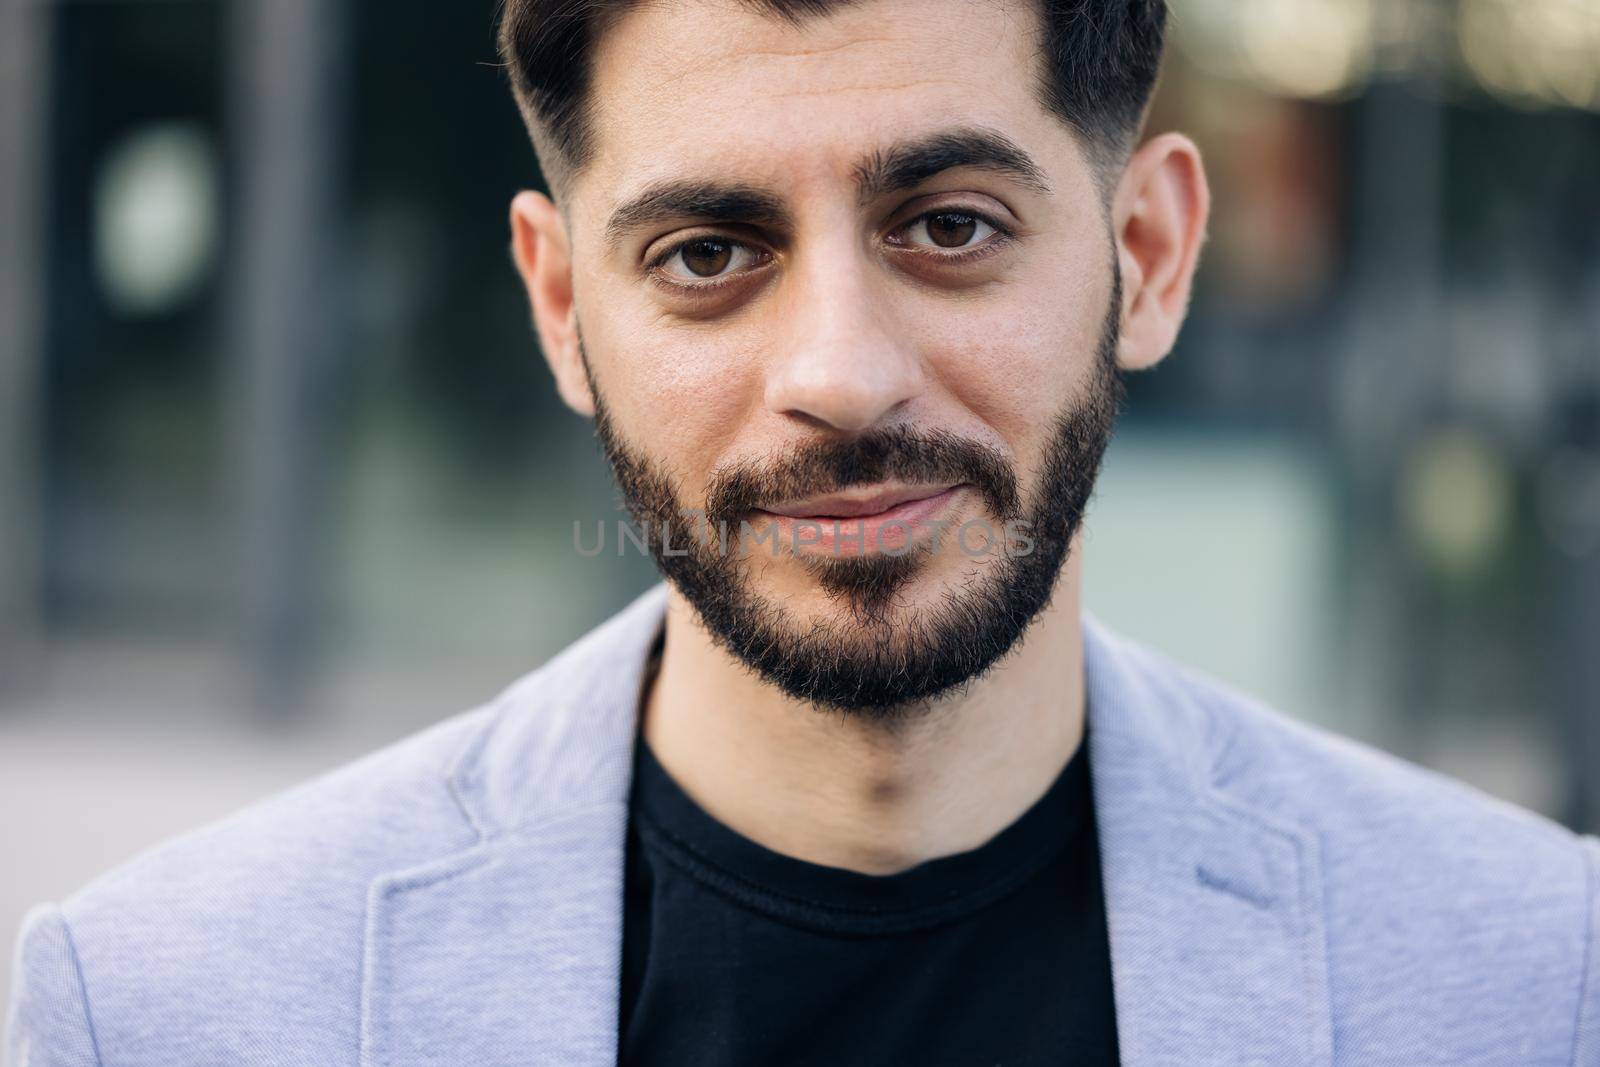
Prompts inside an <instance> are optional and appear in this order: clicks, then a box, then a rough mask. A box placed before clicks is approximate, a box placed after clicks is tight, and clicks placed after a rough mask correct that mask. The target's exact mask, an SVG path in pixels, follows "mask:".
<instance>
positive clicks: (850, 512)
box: [762, 485, 956, 522]
mask: <svg viewBox="0 0 1600 1067" xmlns="http://www.w3.org/2000/svg"><path fill="white" fill-rule="evenodd" d="M955 488H956V487H955V486H953V485H932V486H928V485H924V486H902V487H896V488H876V489H869V490H864V491H860V492H844V493H832V494H829V495H827V496H818V497H807V498H805V499H803V500H797V501H791V502H788V503H785V504H781V505H775V506H772V507H768V508H764V509H762V510H764V511H766V512H768V513H769V514H772V515H777V516H779V517H781V518H788V519H801V520H809V521H812V522H832V521H837V520H840V519H870V518H877V517H879V516H885V517H887V516H888V513H889V512H891V511H897V510H900V509H902V508H907V507H908V506H910V505H915V504H919V503H923V502H926V501H931V500H934V499H935V498H937V497H942V496H945V495H946V494H948V493H950V492H952V491H953V490H954V489H955Z"/></svg>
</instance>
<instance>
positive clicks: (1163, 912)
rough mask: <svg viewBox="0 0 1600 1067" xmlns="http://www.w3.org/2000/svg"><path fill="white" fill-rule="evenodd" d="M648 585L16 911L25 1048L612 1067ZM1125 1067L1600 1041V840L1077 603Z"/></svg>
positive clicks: (1437, 1060) (70, 1054)
mask: <svg viewBox="0 0 1600 1067" xmlns="http://www.w3.org/2000/svg"><path fill="white" fill-rule="evenodd" d="M664 608H665V590H664V588H663V587H660V586H658V587H657V588H655V589H654V590H652V591H651V592H650V593H648V594H646V595H645V596H644V597H641V598H640V599H639V600H638V601H637V602H636V603H635V604H633V605H632V606H631V607H630V608H628V609H627V610H626V611H624V612H623V613H622V614H620V615H619V616H617V617H616V618H615V619H613V620H611V621H610V622H609V623H607V624H605V625H604V626H602V627H601V628H599V629H598V630H596V631H595V632H593V633H591V634H590V635H588V636H587V637H585V638H584V639H582V640H581V641H579V642H578V643H576V644H575V645H574V646H572V647H571V648H569V649H568V650H567V651H565V652H564V653H562V654H561V655H560V656H558V657H557V658H556V659H554V660H552V661H551V662H550V663H548V664H547V665H545V666H544V667H543V668H541V669H540V670H538V671H535V672H533V673H531V674H530V675H528V676H527V677H525V678H524V679H522V680H521V681H519V682H517V683H516V684H514V685H513V686H511V687H510V688H509V689H507V690H506V692H505V693H503V694H502V695H501V696H500V697H499V698H498V699H496V700H494V701H493V702H491V703H490V704H488V705H486V706H485V707H483V708H480V709H476V710H474V711H471V712H467V713H465V714H463V715H461V716H458V717H456V718H453V719H450V720H447V721H446V722H444V723H441V724H440V725H439V726H437V727H434V728H432V729H430V730H427V731H424V732H423V733H421V734H419V735H416V736H414V737H412V738H410V739H408V740H406V741H403V742H400V743H399V744H396V745H394V746H391V747H389V748H387V749H385V750H383V751H381V752H378V753H376V754H374V755H372V756H368V757H366V758H365V759H362V760H360V761H357V762H356V763H353V764H350V765H348V766H346V767H344V768H342V769H340V770H337V771H334V772H332V773H331V774H328V775H325V776H323V777H321V778H319V779H316V780H314V781H312V782H309V783H307V784H305V785H302V786H300V787H297V788H296V789H294V790H291V791H289V792H287V793H285V794H282V795H280V796H278V797H275V798H273V799H270V800H267V801H264V802H262V803H260V804H257V805H255V806H254V807H252V808H249V809H247V810H246V811H244V812H242V813H240V814H238V815H236V816H233V817H232V818H229V819H227V820H225V821H223V822H222V823H219V824H216V825H213V826H211V827H208V828H206V829H203V830H200V831H197V832H195V833H191V834H189V835H186V836H184V837H182V838H179V839H177V840H176V841H173V842H170V843H168V844H166V845H163V846H161V847H159V848H157V849H154V850H152V851H150V852H148V853H146V854H145V855H143V856H140V857H138V858H137V859H135V860H133V861H132V862H131V863H129V864H127V865H125V866H123V867H122V868H120V869H118V870H116V871H114V872H112V873H110V874H108V875H106V876H104V877H103V878H101V879H99V880H98V881H96V882H95V883H93V884H91V885H90V886H89V887H87V888H86V889H84V890H82V891H80V892H79V893H77V894H75V895H73V896H72V897H70V898H68V899H67V900H65V901H63V902H62V903H61V904H60V906H59V907H58V908H47V909H43V910H40V911H36V912H35V913H33V916H32V917H31V919H30V922H29V924H28V927H27V929H26V931H25V935H24V937H23V939H22V943H21V946H20V948H19V952H18V956H17V960H16V965H15V966H16V981H15V986H14V994H13V996H14V1001H13V1004H12V1006H11V1010H10V1012H9V1013H8V1014H9V1022H8V1026H7V1037H6V1049H7V1059H8V1062H9V1063H10V1064H11V1065H12V1067H22V1065H24V1064H26V1065H27V1067H40V1065H51V1067H54V1065H58V1064H67V1065H74V1067H76V1065H85V1064H104V1065H106V1067H124V1065H128V1067H132V1065H150V1067H156V1065H160V1067H185V1065H216V1064H229V1065H235V1064H245V1065H254V1064H289V1065H295V1067H304V1065H308V1064H316V1065H326V1064H349V1063H360V1064H364V1065H421V1064H440V1063H444V1064H465V1065H471V1067H498V1065H505V1067H510V1065H513V1064H515V1065H527V1064H534V1065H550V1067H602V1065H607V1067H609V1065H611V1064H614V1062H615V1056H616V1048H617V1017H616V1013H617V1003H618V989H619V983H620V951H621V911H622V883H623V859H624V842H625V838H626V823H627V817H626V816H627V794H628V785H629V776H630V767H631V759H632V743H633V737H634V726H635V715H636V713H637V702H636V700H635V696H636V694H637V691H638V689H637V687H638V684H639V680H640V674H641V669H642V665H643V663H644V659H645V654H646V652H647V650H648V648H649V646H650V644H651V642H652V640H653V639H654V637H655V636H656V634H657V632H658V630H659V628H660V625H661V621H662V617H663V612H664ZM1084 665H1085V676H1086V681H1087V685H1088V688H1089V703H1088V707H1089V738H1090V742H1089V743H1090V754H1091V757H1092V761H1091V769H1092V775H1093V788H1094V795H1095V799H1096V821H1097V825H1098V831H1099V838H1100V851H1101V857H1102V869H1103V870H1102V877H1103V882H1104V887H1105V899H1106V912H1107V925H1108V929H1109V933H1110V940H1111V956H1112V979H1113V983H1114V986H1115V992H1116V1006H1117V1031H1118V1038H1119V1042H1120V1046H1121V1054H1122V1059H1123V1062H1124V1063H1126V1064H1130V1065H1134V1067H1142V1065H1152V1067H1153V1065H1175V1067H1176V1065H1183V1067H1195V1065H1204V1064H1220V1065H1239V1064H1273V1065H1277V1064H1282V1065H1285V1067H1306V1065H1318V1064H1330V1063H1336V1064H1341V1065H1358V1064H1359V1065H1362V1067H1367V1065H1373V1064H1378V1065H1387V1064H1394V1065H1405V1067H1412V1065H1419V1064H1469V1065H1496V1067H1498V1065H1502V1064H1504V1065H1517V1067H1544V1065H1550V1067H1556V1065H1559V1067H1600V947H1597V946H1596V945H1595V939H1596V928H1597V926H1600V843H1597V842H1596V841H1595V839H1593V838H1579V837H1577V836H1576V835H1574V834H1572V833H1570V832H1568V831H1566V830H1565V829H1563V828H1561V827H1560V826H1557V825H1556V824H1554V823H1552V822H1550V821H1548V820H1546V819H1543V818H1540V817H1538V816H1536V815H1533V814H1530V813H1528V812H1525V811H1522V810H1520V809H1517V808H1515V807H1512V806H1511V805H1508V804H1505V803H1502V802H1500V801H1497V800H1494V799H1493V798H1490V797H1489V796H1487V795H1485V794H1483V793H1481V792H1479V791H1477V790H1475V789H1472V788H1470V787H1468V786H1465V785H1463V784H1460V783H1457V782H1453V781H1451V780H1449V779H1446V778H1444V777H1442V776H1440V775H1437V774H1434V773H1431V772H1428V771H1425V770H1423V769H1421V768H1418V767H1415V766H1412V765H1410V764H1407V763H1404V762H1403V761H1400V760H1398V759H1395V758H1393V757H1390V756H1387V755H1384V754H1382V753H1380V752H1377V751H1375V750H1373V749H1371V748H1367V747H1364V746H1361V745H1358V744H1355V743H1353V742H1350V741H1346V740H1342V739H1340V738H1337V737H1335V736H1333V735H1331V734H1328V733H1326V732H1324V731H1321V730H1317V729H1313V728H1311V727H1308V726H1304V725H1301V724H1298V723H1295V722H1293V721H1292V720H1289V719H1286V718H1284V717H1283V716H1281V715H1279V714H1277V713H1275V712H1273V711H1271V710H1269V709H1267V708H1265V707H1263V706H1262V705H1261V704H1259V703H1258V702H1256V701H1254V700H1252V699H1251V698H1249V697H1247V696H1245V695H1243V694H1240V693H1238V692H1236V691H1234V690H1232V689H1230V688H1228V687H1227V686H1225V685H1222V684H1220V683H1218V682H1216V681H1214V680H1212V679H1209V678H1206V677H1204V676H1202V675H1200V674H1198V673H1195V672H1193V671H1190V670H1188V669H1186V668H1184V667H1181V666H1179V665H1177V664H1175V663H1173V662H1171V661H1169V660H1167V659H1165V658H1164V657H1162V656H1160V655H1158V654H1156V653H1154V652H1151V651H1149V650H1147V649H1144V648H1141V647H1140V646H1138V645H1136V644H1134V643H1132V642H1129V641H1126V640H1124V639H1122V638H1120V637H1118V636H1116V635H1115V634H1113V633H1112V632H1111V631H1109V630H1108V629H1107V628H1106V627H1104V626H1103V625H1101V624H1100V623H1098V622H1097V621H1096V620H1095V619H1093V618H1092V617H1091V616H1085V618H1084Z"/></svg>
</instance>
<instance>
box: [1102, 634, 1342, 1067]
mask: <svg viewBox="0 0 1600 1067" xmlns="http://www.w3.org/2000/svg"><path fill="white" fill-rule="evenodd" d="M1147 655H1148V653H1145V652H1143V651H1142V650H1139V649H1136V648H1134V647H1133V646H1130V645H1128V644H1126V643H1125V642H1123V641H1121V640H1120V639H1119V638H1117V637H1115V636H1114V635H1113V634H1111V633H1110V632H1109V631H1108V630H1106V629H1105V628H1104V627H1103V626H1102V625H1101V624H1100V623H1098V622H1097V621H1096V620H1094V619H1093V618H1092V617H1091V616H1088V615H1085V616H1084V662H1085V674H1086V679H1087V689H1088V716H1089V734H1088V736H1089V744H1090V757H1091V758H1090V768H1091V771H1092V776H1093V790H1094V803H1095V810H1096V821H1097V826H1098V828H1099V833H1100V849H1101V865H1102V877H1103V879H1104V884H1105V897H1106V912H1107V916H1106V917H1107V924H1108V928H1109V935H1110V941H1111V960H1112V976H1113V985H1114V990H1115V995H1116V1013H1117V1035H1118V1043H1119V1045H1120V1048H1121V1054H1122V1062H1123V1063H1124V1064H1125V1065H1127V1067H1157V1065H1168V1064H1171V1065H1180V1064H1181V1065H1183V1067H1195V1065H1202V1064H1227V1065H1230V1067H1232V1065H1239V1064H1261V1065H1268V1064H1272V1065H1277V1064H1282V1065H1285V1067H1290V1065H1292V1067H1315V1065H1319V1064H1328V1063H1330V1062H1331V1060H1332V1036H1331V1026H1330V1022H1329V1006H1328V993H1327V962H1326V959H1325V954H1324V934H1323V925H1322V906H1321V873H1320V867H1319V859H1318V851H1317V839H1316V836H1315V834H1314V833H1313V832H1311V831H1310V830H1309V829H1308V828H1306V827H1303V826H1300V825H1298V824H1294V823H1290V822H1287V821H1284V820H1281V819H1279V818H1277V817H1276V816H1275V815H1273V814H1272V813H1268V812H1263V811H1257V810H1253V809H1252V808H1251V807H1249V806H1248V805H1246V804H1243V803H1240V802H1238V801H1235V800H1232V799H1230V798H1229V797H1228V796H1227V795H1226V794H1225V792H1224V791H1223V790H1222V789H1221V788H1220V787H1219V786H1218V785H1217V783H1216V782H1215V781H1214V779H1213V772H1214V764H1215V759H1214V755H1215V754H1217V753H1221V752H1222V751H1223V750H1224V749H1225V748H1226V741H1227V738H1226V737H1220V736H1217V734H1218V733H1220V732H1223V731H1225V730H1226V726H1224V725H1220V724H1214V723H1212V722H1211V721H1210V719H1209V718H1208V713H1207V712H1206V711H1205V709H1204V708H1203V707H1201V706H1200V705H1199V703H1198V701H1196V700H1195V699H1194V698H1193V697H1191V696H1190V695H1189V694H1188V693H1187V692H1186V691H1185V689H1184V686H1183V682H1182V681H1181V678H1180V676H1179V674H1178V673H1177V669H1176V668H1175V667H1174V666H1173V665H1171V664H1168V663H1165V662H1164V661H1160V662H1156V663H1152V662H1151V661H1149V660H1141V659H1138V657H1144V656H1147ZM1136 660H1137V661H1136Z"/></svg>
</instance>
